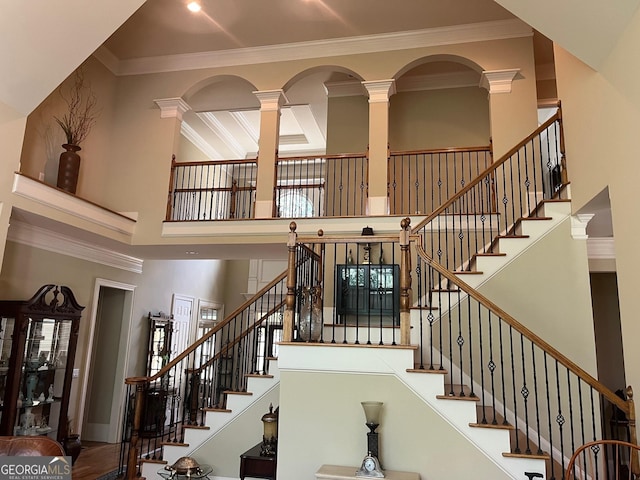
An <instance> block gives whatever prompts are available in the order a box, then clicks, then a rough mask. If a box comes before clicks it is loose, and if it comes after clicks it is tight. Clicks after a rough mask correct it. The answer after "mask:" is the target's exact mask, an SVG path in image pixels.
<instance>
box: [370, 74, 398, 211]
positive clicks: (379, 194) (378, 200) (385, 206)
mask: <svg viewBox="0 0 640 480" xmlns="http://www.w3.org/2000/svg"><path fill="white" fill-rule="evenodd" d="M362 84H363V85H364V87H365V88H366V89H367V92H368V94H369V178H368V182H369V197H368V198H367V207H368V208H367V211H368V214H369V215H387V214H388V213H389V198H388V195H387V168H388V154H389V98H390V97H391V95H393V94H394V93H396V83H395V80H378V81H371V82H362Z"/></svg>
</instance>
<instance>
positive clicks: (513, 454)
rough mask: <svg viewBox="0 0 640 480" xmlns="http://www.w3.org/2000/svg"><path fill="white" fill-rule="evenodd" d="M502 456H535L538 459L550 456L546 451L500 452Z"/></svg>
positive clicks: (545, 458) (547, 458)
mask: <svg viewBox="0 0 640 480" xmlns="http://www.w3.org/2000/svg"><path fill="white" fill-rule="evenodd" d="M502 456H503V457H510V458H537V459H540V460H549V459H550V458H551V457H550V456H549V454H548V453H542V454H538V453H513V452H504V453H503V454H502Z"/></svg>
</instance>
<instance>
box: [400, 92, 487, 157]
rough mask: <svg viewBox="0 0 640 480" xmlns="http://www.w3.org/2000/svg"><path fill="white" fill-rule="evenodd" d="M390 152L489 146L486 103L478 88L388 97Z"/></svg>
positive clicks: (401, 94) (484, 93) (404, 93)
mask: <svg viewBox="0 0 640 480" xmlns="http://www.w3.org/2000/svg"><path fill="white" fill-rule="evenodd" d="M389 123H390V128H389V129H390V132H389V144H390V146H391V150H392V151H397V150H417V149H435V148H448V147H472V146H480V145H489V137H490V132H489V102H488V99H487V91H486V90H485V89H483V88H479V87H466V88H453V89H443V90H424V91H421V92H400V93H396V94H395V95H393V96H392V97H391V107H390V122H389Z"/></svg>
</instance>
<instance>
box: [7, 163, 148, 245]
mask: <svg viewBox="0 0 640 480" xmlns="http://www.w3.org/2000/svg"><path fill="white" fill-rule="evenodd" d="M12 192H13V193H14V194H15V195H18V196H20V197H23V198H26V199H28V200H31V201H33V202H37V203H39V204H41V205H45V206H46V207H48V208H52V209H55V210H58V211H60V212H63V213H65V214H67V215H70V216H72V217H74V218H76V219H79V220H82V221H83V222H88V223H90V224H93V225H97V226H99V227H102V228H105V229H107V230H108V231H111V232H113V233H115V234H117V235H118V236H122V235H124V236H125V237H127V238H129V239H131V237H132V236H133V232H134V230H135V227H136V220H134V219H132V218H129V217H127V216H125V215H122V214H120V213H117V212H114V211H112V210H109V209H107V208H104V207H101V206H100V205H97V204H95V203H93V202H90V201H88V200H84V199H82V198H80V197H77V196H75V195H72V194H70V193H67V192H65V191H64V190H60V189H58V188H55V187H52V186H51V185H48V184H46V183H44V182H40V181H38V180H35V179H33V178H31V177H28V176H26V175H23V174H21V173H18V172H16V173H15V175H14V178H13V189H12Z"/></svg>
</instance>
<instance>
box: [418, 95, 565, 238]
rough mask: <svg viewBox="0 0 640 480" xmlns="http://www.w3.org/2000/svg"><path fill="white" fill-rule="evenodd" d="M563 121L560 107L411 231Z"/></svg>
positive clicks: (425, 223)
mask: <svg viewBox="0 0 640 480" xmlns="http://www.w3.org/2000/svg"><path fill="white" fill-rule="evenodd" d="M561 119H562V112H561V111H560V107H558V111H557V112H556V113H555V114H554V115H553V116H552V117H551V118H549V119H548V120H547V121H546V122H544V123H543V124H542V125H540V126H539V127H538V128H536V129H535V130H534V131H533V133H531V134H530V135H529V136H527V137H526V138H525V139H524V140H522V141H521V142H519V143H518V144H517V145H516V146H515V147H513V148H512V149H511V150H509V151H508V152H507V153H505V154H504V155H503V156H502V157H500V158H499V159H498V160H496V161H495V162H493V163H492V164H491V165H490V166H488V167H487V168H485V169H484V170H483V171H482V172H480V173H479V174H478V175H477V176H476V178H474V179H473V180H472V181H470V182H469V183H467V184H466V185H465V186H464V187H463V188H462V189H461V190H460V191H459V192H457V193H456V194H455V195H453V196H452V197H451V198H449V200H447V201H446V202H444V203H443V204H442V205H440V206H439V207H438V208H436V209H435V210H434V211H433V212H431V213H430V214H429V215H428V216H427V217H426V218H425V219H423V220H422V221H421V222H420V223H418V225H416V226H415V227H413V228H412V229H411V231H412V232H413V233H416V232H418V231H419V230H420V229H421V228H422V227H424V226H425V225H428V224H429V223H430V222H431V221H433V220H434V219H435V218H436V217H437V216H438V215H440V214H441V213H442V212H444V211H445V210H446V209H447V208H449V207H450V206H451V205H453V204H454V203H455V202H456V201H457V200H458V199H459V198H461V197H462V196H463V195H465V194H466V193H467V192H468V191H469V190H471V189H472V188H474V187H475V186H477V185H478V184H479V183H480V182H483V181H484V178H485V177H486V176H487V175H489V174H490V173H491V172H494V171H495V170H497V168H498V167H500V166H502V165H504V164H505V163H506V162H507V160H509V159H510V158H511V157H512V156H513V155H514V154H515V153H517V152H518V150H520V149H521V148H522V147H524V146H525V145H526V144H527V143H529V142H530V141H531V140H532V139H533V138H535V137H536V136H537V135H539V134H540V133H542V132H543V131H544V130H546V129H547V128H548V127H549V126H551V125H552V124H553V123H554V122H556V121H557V120H561Z"/></svg>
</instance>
